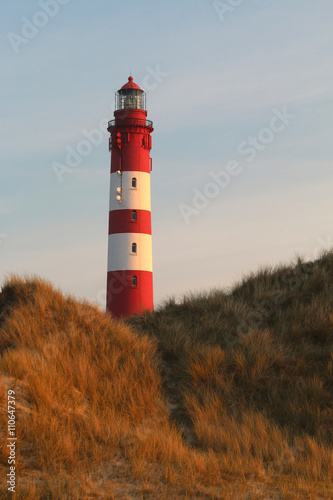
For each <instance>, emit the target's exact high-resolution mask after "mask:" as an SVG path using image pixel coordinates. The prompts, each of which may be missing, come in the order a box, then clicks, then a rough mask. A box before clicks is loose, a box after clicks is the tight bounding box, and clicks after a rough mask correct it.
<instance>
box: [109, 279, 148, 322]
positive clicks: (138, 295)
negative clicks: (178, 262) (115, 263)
mask: <svg viewBox="0 0 333 500" xmlns="http://www.w3.org/2000/svg"><path fill="white" fill-rule="evenodd" d="M135 278H136V279H135ZM106 309H107V311H108V312H110V313H111V314H112V316H115V317H117V318H122V317H129V316H132V315H133V314H142V313H143V312H145V311H152V310H153V273H152V272H149V271H109V272H108V278H107V299H106Z"/></svg>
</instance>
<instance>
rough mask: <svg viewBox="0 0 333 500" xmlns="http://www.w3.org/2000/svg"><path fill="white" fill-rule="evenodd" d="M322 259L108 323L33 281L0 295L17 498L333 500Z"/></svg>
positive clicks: (329, 311) (331, 297)
mask: <svg viewBox="0 0 333 500" xmlns="http://www.w3.org/2000/svg"><path fill="white" fill-rule="evenodd" d="M332 347H333V253H326V254H324V255H322V256H321V257H320V258H319V259H318V260H316V261H315V262H309V263H305V262H303V261H302V260H301V259H298V260H297V261H296V262H295V263H293V264H292V265H289V266H280V267H277V268H275V269H262V270H259V271H258V272H257V273H255V274H252V275H250V276H248V277H246V278H245V279H244V280H243V281H242V282H241V283H238V284H236V285H235V286H234V287H233V288H232V289H231V290H229V291H221V290H213V291H211V292H209V293H207V294H202V295H196V296H186V297H184V298H183V299H182V300H181V301H180V302H176V301H175V300H169V301H168V302H167V303H165V304H164V305H163V306H161V307H160V308H159V309H157V310H156V311H154V312H153V313H149V314H148V313H147V314H144V315H141V316H138V317H133V318H130V319H129V320H127V321H123V322H120V321H116V320H114V319H112V318H111V317H110V316H109V315H107V314H105V313H103V312H101V311H100V310H98V308H96V307H94V306H92V305H89V304H88V303H85V302H78V301H76V300H74V299H73V298H71V297H64V296H63V295H62V294H61V293H60V292H59V291H56V290H54V288H53V287H52V285H50V284H49V283H47V282H44V281H43V280H41V279H39V278H28V279H20V278H18V277H12V278H10V279H8V280H7V282H6V283H5V284H4V285H3V288H2V293H1V294H0V354H1V358H0V371H1V387H0V389H1V392H0V394H1V399H2V401H1V404H2V408H3V409H4V411H2V412H1V432H2V437H3V439H2V440H1V450H0V451H1V456H0V468H1V479H2V481H3V482H2V483H1V488H0V498H4V499H5V498H13V495H12V494H11V493H10V492H8V491H7V486H6V479H5V478H6V474H7V473H8V463H7V459H8V448H7V447H6V435H7V434H6V433H7V414H6V410H5V408H6V405H7V390H8V389H13V390H14V391H15V395H16V401H17V404H16V406H17V412H16V413H17V415H16V416H17V419H16V420H17V422H16V427H17V436H18V441H17V457H16V458H17V460H16V472H17V478H18V479H17V493H16V497H15V498H20V499H24V500H30V499H31V500H36V499H61V500H63V499H93V498H96V499H103V498H105V499H113V498H114V499H127V498H128V499H155V498H158V499H160V498H161V499H163V498H165V499H174V498H175V499H177V498H187V499H191V498H193V499H209V498H212V499H213V498H216V499H244V500H245V499H246V500H249V499H269V498H271V499H294V498H295V499H296V498H304V499H331V498H333V477H332V476H333V454H332V444H333V407H332V401H333V354H332V353H333V350H332Z"/></svg>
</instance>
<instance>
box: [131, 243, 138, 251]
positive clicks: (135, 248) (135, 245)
mask: <svg viewBox="0 0 333 500" xmlns="http://www.w3.org/2000/svg"><path fill="white" fill-rule="evenodd" d="M136 251H137V244H136V243H132V253H136Z"/></svg>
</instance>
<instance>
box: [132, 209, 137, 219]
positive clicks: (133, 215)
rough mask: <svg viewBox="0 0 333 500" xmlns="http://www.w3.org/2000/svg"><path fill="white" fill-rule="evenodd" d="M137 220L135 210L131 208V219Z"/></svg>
mask: <svg viewBox="0 0 333 500" xmlns="http://www.w3.org/2000/svg"><path fill="white" fill-rule="evenodd" d="M136 220H137V215H136V210H132V221H136Z"/></svg>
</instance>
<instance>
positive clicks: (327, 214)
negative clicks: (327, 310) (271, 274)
mask: <svg viewBox="0 0 333 500" xmlns="http://www.w3.org/2000/svg"><path fill="white" fill-rule="evenodd" d="M62 1H63V4H62V5H60V3H59V2H57V0H50V2H48V1H47V0H41V1H40V2H38V1H36V2H35V1H31V0H29V1H26V0H24V1H23V0H16V1H15V2H6V3H5V4H4V5H3V6H2V16H1V20H0V26H1V74H2V83H1V88H0V92H1V135H0V137H1V191H0V193H1V198H0V279H1V282H2V281H3V278H4V275H5V273H10V272H14V273H19V274H22V273H30V274H31V273H34V274H38V275H40V276H42V277H45V278H47V279H49V280H51V281H52V282H53V283H55V285H56V286H58V287H60V288H61V289H62V290H63V291H64V292H69V293H73V294H75V295H76V296H77V297H86V298H88V299H90V300H94V301H96V302H97V303H99V304H100V305H102V304H103V303H104V296H105V284H106V263H107V232H108V228H107V224H108V197H109V164H110V155H109V152H108V136H107V133H106V131H105V130H104V131H103V140H102V141H101V142H100V144H98V145H92V146H91V152H90V154H88V155H87V156H85V157H81V162H80V165H79V166H77V167H75V168H72V169H71V173H64V174H63V175H62V182H59V179H58V177H57V175H56V173H55V171H54V169H53V165H54V164H55V162H58V164H59V163H61V164H65V162H66V155H67V150H68V148H70V149H71V148H73V149H74V150H75V149H77V147H78V145H79V144H80V142H81V141H82V140H84V139H85V136H84V132H83V131H84V130H86V131H87V133H88V132H90V131H91V130H93V129H98V128H99V127H100V126H101V123H102V122H103V121H105V120H108V119H112V117H113V106H114V92H115V91H116V90H117V89H118V88H120V87H121V86H122V85H123V84H124V83H125V82H126V81H127V78H128V76H129V72H130V71H131V72H132V75H133V77H134V80H135V81H136V83H138V84H139V85H141V86H144V87H145V88H146V89H147V104H148V111H149V118H150V119H151V120H153V122H154V127H155V131H154V132H153V150H152V157H153V172H152V216H153V263H154V288H155V303H156V304H158V303H160V302H161V300H163V299H165V298H167V297H169V296H170V295H177V296H180V295H181V294H182V293H185V292H187V291H198V290H205V289H206V290H207V289H209V288H211V287H228V286H231V285H232V283H233V282H234V281H235V280H238V279H240V278H241V276H242V275H243V274H244V273H246V272H248V271H252V270H255V269H256V268H257V267H259V266H261V265H266V264H275V263H279V262H284V261H289V260H290V259H292V258H293V257H294V256H295V254H296V253H297V254H301V255H305V256H307V257H309V258H312V257H314V256H316V254H317V253H318V249H319V248H324V247H325V248H327V247H329V246H333V225H332V212H333V210H332V208H333V197H332V193H333V171H332V152H333V151H332V149H333V148H332V138H331V134H332V111H333V106H332V96H333V90H332V88H333V85H332V84H333V69H332V68H333V64H332V63H333V61H332V48H333V33H332V25H333V24H332V22H333V3H332V1H331V0H293V1H290V0H269V1H267V0H244V1H243V2H242V1H239V2H235V1H231V0H225V1H220V2H214V1H208V0H183V1H182V2H179V1H178V2H176V1H174V0H171V1H168V2H157V1H156V0H155V1H154V2H153V1H152V0H151V1H148V0H142V1H140V2H136V1H134V0H122V1H121V2H120V1H118V2H117V1H112V2H111V1H103V0H97V1H96V0H95V1H86V0H80V1H79V0H69V1H67V2H66V0H62ZM235 3H238V4H239V5H238V6H237V7H231V5H232V4H235ZM42 4H44V6H45V7H44V11H43V9H42V7H41V5H42ZM47 6H48V7H47ZM52 6H53V7H52ZM215 7H216V8H215ZM50 9H51V10H50ZM41 12H44V14H41ZM46 12H52V13H53V17H52V18H51V15H50V14H47V13H46ZM27 20H28V21H30V22H32V23H33V24H34V23H35V24H44V26H40V27H37V28H34V27H31V25H30V28H27ZM29 29H30V30H34V31H30V32H29ZM22 30H23V32H22ZM27 30H28V32H27ZM26 36H30V38H27V37H26ZM18 37H21V38H18ZM154 75H155V76H154ZM283 109H286V110H287V113H289V114H291V115H293V116H294V117H293V118H292V119H289V123H288V124H284V127H283V130H281V131H280V132H274V133H273V134H272V132H271V137H269V136H268V139H269V140H268V141H267V144H265V145H264V147H262V146H263V144H262V143H260V146H261V151H257V152H256V155H255V159H254V160H253V161H251V162H248V161H247V158H248V156H249V155H247V156H246V155H245V154H241V153H240V150H239V147H240V145H241V144H242V143H243V145H244V141H245V142H247V141H248V138H249V137H257V136H258V135H260V137H262V138H263V139H264V140H265V138H267V133H268V132H267V127H270V123H271V120H272V118H273V117H274V116H275V115H274V113H276V112H278V113H282V112H283ZM274 110H275V111H274ZM287 121H288V120H287ZM280 125H281V121H280ZM263 129H266V132H262V131H263ZM265 134H266V135H265ZM101 137H102V135H101ZM230 161H235V162H237V164H239V170H240V173H239V174H238V175H235V176H232V177H231V180H230V183H229V184H228V185H227V186H225V187H223V188H219V192H218V194H217V195H216V196H215V197H214V198H212V199H209V200H208V201H207V203H206V204H207V206H206V207H205V208H203V209H199V210H197V209H196V210H197V213H195V214H193V215H191V216H190V217H189V222H188V224H187V223H186V222H185V221H184V218H183V217H182V214H181V211H180V209H179V206H184V205H187V207H193V197H194V196H195V194H194V192H193V189H197V190H199V191H200V192H201V193H203V192H204V190H205V188H206V187H207V183H209V182H211V181H212V179H211V177H210V175H209V173H210V172H215V173H218V172H220V171H221V170H225V168H226V166H227V164H228V162H230Z"/></svg>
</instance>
